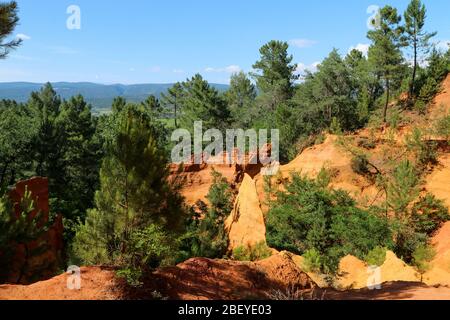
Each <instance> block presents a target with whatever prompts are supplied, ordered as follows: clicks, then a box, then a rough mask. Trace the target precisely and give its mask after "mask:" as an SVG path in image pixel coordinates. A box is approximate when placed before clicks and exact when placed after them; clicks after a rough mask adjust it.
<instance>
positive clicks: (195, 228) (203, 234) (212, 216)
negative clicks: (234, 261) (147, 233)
mask: <svg viewBox="0 0 450 320" xmlns="http://www.w3.org/2000/svg"><path fill="white" fill-rule="evenodd" d="M212 175H213V184H212V186H211V188H210V190H209V193H208V195H207V199H208V201H209V203H210V206H209V207H208V206H207V205H206V204H204V203H203V202H201V201H200V202H198V203H197V206H196V208H192V214H191V218H190V219H189V220H188V221H187V225H188V231H187V233H186V234H185V235H183V236H182V237H181V239H180V241H181V256H182V258H184V259H187V258H189V257H207V258H222V257H223V256H224V255H225V254H226V253H227V248H228V234H227V232H226V230H225V219H226V218H227V217H228V215H229V214H230V212H231V210H232V209H233V207H232V205H233V203H232V200H233V194H232V191H231V189H230V186H229V184H228V182H227V180H226V179H225V178H224V177H223V176H222V175H221V174H220V173H218V172H217V171H214V170H213V171H212Z"/></svg>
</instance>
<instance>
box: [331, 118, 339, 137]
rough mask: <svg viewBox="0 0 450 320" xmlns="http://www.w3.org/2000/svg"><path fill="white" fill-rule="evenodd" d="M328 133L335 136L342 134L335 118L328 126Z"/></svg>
mask: <svg viewBox="0 0 450 320" xmlns="http://www.w3.org/2000/svg"><path fill="white" fill-rule="evenodd" d="M330 133H331V134H335V135H340V134H342V127H341V124H340V122H339V120H338V119H337V118H336V117H333V119H332V120H331V124H330Z"/></svg>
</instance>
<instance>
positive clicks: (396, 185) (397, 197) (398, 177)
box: [387, 160, 420, 216]
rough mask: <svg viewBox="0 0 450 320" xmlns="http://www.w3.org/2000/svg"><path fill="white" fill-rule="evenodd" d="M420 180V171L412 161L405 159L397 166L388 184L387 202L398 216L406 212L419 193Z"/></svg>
mask: <svg viewBox="0 0 450 320" xmlns="http://www.w3.org/2000/svg"><path fill="white" fill-rule="evenodd" d="M419 181H420V180H419V176H418V173H417V171H416V169H415V168H414V166H413V164H412V163H411V162H410V161H408V160H404V161H402V162H400V163H399V165H398V166H397V167H396V168H395V170H394V172H393V174H392V178H391V180H390V181H389V182H388V184H387V202H388V206H389V208H390V209H392V210H393V211H394V212H395V213H396V215H397V216H399V215H402V214H404V213H405V212H406V209H407V208H408V206H409V204H410V203H411V202H412V201H413V200H415V199H416V198H417V196H418V195H419V187H418V184H419Z"/></svg>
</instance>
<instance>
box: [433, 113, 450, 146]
mask: <svg viewBox="0 0 450 320" xmlns="http://www.w3.org/2000/svg"><path fill="white" fill-rule="evenodd" d="M435 132H436V134H438V135H440V136H443V137H445V139H446V140H448V142H449V143H450V115H446V116H444V117H442V118H440V119H439V120H438V121H437V123H436V126H435Z"/></svg>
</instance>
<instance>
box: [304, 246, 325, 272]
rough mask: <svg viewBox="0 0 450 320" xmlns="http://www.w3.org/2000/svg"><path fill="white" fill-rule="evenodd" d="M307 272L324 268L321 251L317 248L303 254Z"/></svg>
mask: <svg viewBox="0 0 450 320" xmlns="http://www.w3.org/2000/svg"><path fill="white" fill-rule="evenodd" d="M303 258H304V259H305V260H304V264H303V267H304V268H305V271H306V272H320V271H321V270H322V269H323V265H322V259H321V256H320V253H319V252H318V251H317V250H316V249H310V250H308V251H306V252H305V253H304V254H303Z"/></svg>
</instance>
